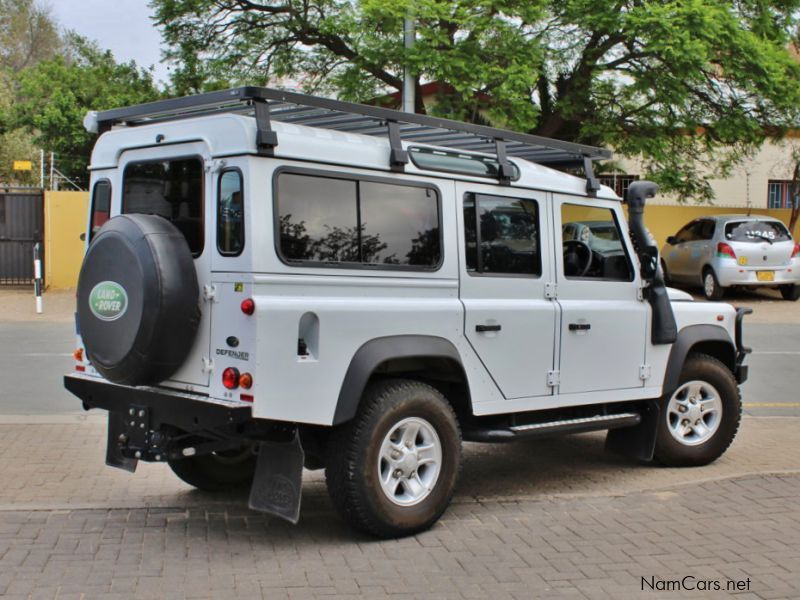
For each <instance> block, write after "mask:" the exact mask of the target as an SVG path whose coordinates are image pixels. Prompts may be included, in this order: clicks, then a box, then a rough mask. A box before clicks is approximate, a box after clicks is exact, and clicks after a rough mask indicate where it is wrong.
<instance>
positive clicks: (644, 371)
mask: <svg viewBox="0 0 800 600" xmlns="http://www.w3.org/2000/svg"><path fill="white" fill-rule="evenodd" d="M639 379H641V380H642V381H647V380H648V379H650V365H642V366H640V367H639Z"/></svg>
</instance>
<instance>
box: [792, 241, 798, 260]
mask: <svg viewBox="0 0 800 600" xmlns="http://www.w3.org/2000/svg"><path fill="white" fill-rule="evenodd" d="M798 254H800V244H795V245H794V250H792V258H794V257H795V256H797V255H798Z"/></svg>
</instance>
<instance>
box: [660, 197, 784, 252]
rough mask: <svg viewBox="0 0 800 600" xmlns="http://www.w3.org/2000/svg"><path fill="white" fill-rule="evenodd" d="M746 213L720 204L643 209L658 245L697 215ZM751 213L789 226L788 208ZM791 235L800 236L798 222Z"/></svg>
mask: <svg viewBox="0 0 800 600" xmlns="http://www.w3.org/2000/svg"><path fill="white" fill-rule="evenodd" d="M733 214H742V215H746V214H747V210H746V209H743V208H739V209H737V208H730V207H728V208H725V207H721V206H663V205H660V206H659V205H655V206H650V205H648V206H647V207H646V208H645V210H644V221H645V225H647V228H648V229H649V230H650V233H651V234H653V237H655V238H656V241H657V242H658V247H659V248H661V246H662V245H663V244H664V242H665V241H666V239H667V236H670V235H674V234H676V233H677V232H678V230H679V229H680V228H681V227H683V226H684V225H686V224H687V223H688V222H689V221H692V220H694V219H697V218H699V217H708V216H712V215H733ZM750 214H752V215H768V216H770V217H776V218H778V219H780V220H781V221H783V222H784V223H785V224H786V226H787V227H788V226H789V218H790V216H791V211H790V210H789V209H788V208H772V209H767V208H754V209H752V210H751V211H750ZM792 236H793V237H794V238H795V239H796V240H797V239H798V236H800V223H798V225H797V226H795V230H794V231H793V232H792Z"/></svg>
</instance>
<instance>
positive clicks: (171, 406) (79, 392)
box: [64, 374, 252, 431]
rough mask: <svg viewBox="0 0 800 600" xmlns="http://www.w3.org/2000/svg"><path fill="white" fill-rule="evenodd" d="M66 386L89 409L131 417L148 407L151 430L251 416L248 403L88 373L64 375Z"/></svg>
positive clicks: (211, 425)
mask: <svg viewBox="0 0 800 600" xmlns="http://www.w3.org/2000/svg"><path fill="white" fill-rule="evenodd" d="M64 387H65V388H67V390H69V391H70V392H72V393H73V394H74V395H75V396H77V397H78V398H80V399H81V400H82V401H83V407H84V409H86V410H89V409H92V408H100V409H103V410H107V411H108V412H110V413H114V414H120V415H128V416H131V417H136V416H137V415H138V411H140V410H145V411H146V413H147V414H148V423H147V424H146V426H147V427H148V429H158V428H159V427H160V426H161V425H172V426H174V427H177V428H179V429H183V430H184V431H192V430H196V429H208V428H214V427H221V426H225V425H233V424H236V423H243V422H245V421H249V420H250V419H251V418H252V416H251V407H250V406H249V405H241V404H239V403H232V402H231V403H225V402H220V401H215V400H211V399H209V398H207V397H204V396H199V395H195V394H186V393H182V392H174V391H170V392H166V391H162V390H158V389H156V388H138V387H130V386H126V385H117V384H114V383H110V382H108V381H106V380H104V379H98V378H96V377H89V376H86V375H77V374H72V375H65V376H64ZM131 410H133V413H132V414H131Z"/></svg>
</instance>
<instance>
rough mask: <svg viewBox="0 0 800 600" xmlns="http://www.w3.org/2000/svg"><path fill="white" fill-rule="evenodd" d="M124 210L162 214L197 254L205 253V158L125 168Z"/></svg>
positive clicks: (149, 163) (136, 163) (150, 163)
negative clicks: (203, 159)
mask: <svg viewBox="0 0 800 600" xmlns="http://www.w3.org/2000/svg"><path fill="white" fill-rule="evenodd" d="M122 212H123V213H128V214H130V213H140V214H148V215H159V216H162V217H164V218H165V219H167V220H169V221H171V222H172V224H173V225H175V227H177V228H178V229H179V230H180V232H181V233H183V235H184V237H185V238H186V241H187V242H188V244H189V248H190V249H191V251H192V254H193V255H194V256H199V255H200V254H202V253H203V244H204V231H205V229H204V227H203V161H202V160H200V159H199V158H182V159H177V160H165V161H158V162H135V163H130V164H128V166H127V167H125V174H124V176H123V180H122Z"/></svg>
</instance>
